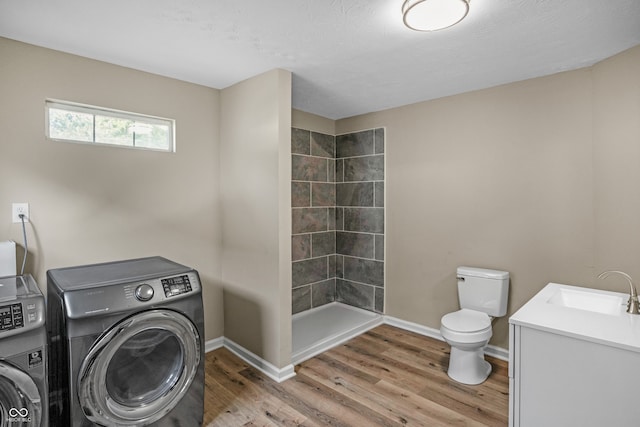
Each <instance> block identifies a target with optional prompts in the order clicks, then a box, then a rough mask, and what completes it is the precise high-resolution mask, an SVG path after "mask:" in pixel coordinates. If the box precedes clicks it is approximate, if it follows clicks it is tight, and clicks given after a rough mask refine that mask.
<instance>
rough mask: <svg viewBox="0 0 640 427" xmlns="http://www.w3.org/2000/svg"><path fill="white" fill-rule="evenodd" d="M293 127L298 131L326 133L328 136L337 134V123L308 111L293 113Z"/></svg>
mask: <svg viewBox="0 0 640 427" xmlns="http://www.w3.org/2000/svg"><path fill="white" fill-rule="evenodd" d="M291 126H293V127H294V128H298V129H305V130H310V131H313V132H319V133H324V134H326V135H335V134H336V121H335V120H331V119H327V118H326V117H322V116H318V115H316V114H311V113H307V112H306V111H300V110H292V111H291Z"/></svg>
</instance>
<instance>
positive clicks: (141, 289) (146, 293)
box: [136, 283, 153, 301]
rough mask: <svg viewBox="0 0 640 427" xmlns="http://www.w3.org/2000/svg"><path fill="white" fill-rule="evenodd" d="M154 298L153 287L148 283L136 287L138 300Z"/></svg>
mask: <svg viewBox="0 0 640 427" xmlns="http://www.w3.org/2000/svg"><path fill="white" fill-rule="evenodd" d="M151 298H153V288H152V287H151V286H149V285H147V284H146V283H145V284H143V285H140V286H138V287H137V288H136V299H137V300H138V301H149V300H150V299H151Z"/></svg>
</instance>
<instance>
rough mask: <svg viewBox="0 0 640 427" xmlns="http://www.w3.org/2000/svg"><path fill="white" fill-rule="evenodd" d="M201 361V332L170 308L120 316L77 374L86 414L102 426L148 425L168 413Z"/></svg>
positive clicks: (180, 397)
mask: <svg viewBox="0 0 640 427" xmlns="http://www.w3.org/2000/svg"><path fill="white" fill-rule="evenodd" d="M199 364H200V336H199V335H198V331H197V329H196V327H195V326H194V325H193V323H192V322H191V321H190V320H189V319H188V318H187V317H185V316H183V315H182V314H180V313H177V312H175V311H171V310H150V311H145V312H142V313H138V314H136V315H133V316H131V317H128V318H126V319H124V320H122V321H121V322H120V323H118V324H116V325H115V326H113V327H112V328H111V329H109V330H107V331H106V332H105V333H104V334H103V335H102V336H101V337H100V339H98V340H97V341H96V343H95V344H94V345H93V346H92V347H91V349H90V350H89V353H88V354H87V357H86V358H85V360H84V361H83V363H82V366H81V368H80V373H79V376H78V398H79V401H80V406H81V407H82V410H83V411H84V414H85V416H86V417H87V418H88V419H89V420H91V421H93V422H94V423H96V424H99V425H104V426H132V425H136V426H146V425H148V424H151V423H153V422H155V421H157V420H159V419H160V418H162V417H163V416H165V415H166V414H167V413H169V412H170V411H171V410H172V409H173V408H174V407H175V406H176V405H177V404H178V403H179V402H180V399H182V397H183V396H184V395H185V393H186V392H187V391H188V389H189V386H190V385H191V383H192V381H193V378H194V377H195V375H196V373H197V369H198V365H199Z"/></svg>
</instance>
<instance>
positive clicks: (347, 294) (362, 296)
mask: <svg viewBox="0 0 640 427" xmlns="http://www.w3.org/2000/svg"><path fill="white" fill-rule="evenodd" d="M373 292H374V287H373V286H368V285H362V284H360V283H353V282H349V281H347V280H342V279H336V301H339V302H343V303H345V304H349V305H353V306H355V307H359V308H363V309H365V310H369V311H371V310H373V301H374V295H373Z"/></svg>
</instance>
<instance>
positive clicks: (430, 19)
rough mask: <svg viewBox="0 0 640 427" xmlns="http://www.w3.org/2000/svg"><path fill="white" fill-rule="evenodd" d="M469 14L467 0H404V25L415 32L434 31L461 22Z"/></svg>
mask: <svg viewBox="0 0 640 427" xmlns="http://www.w3.org/2000/svg"><path fill="white" fill-rule="evenodd" d="M467 13H469V0H405V2H404V4H403V5H402V19H403V20H404V25H406V26H407V27H409V28H411V29H412V30H416V31H436V30H442V29H443V28H448V27H451V26H453V25H455V24H457V23H458V22H460V21H462V20H463V19H464V17H465V16H467Z"/></svg>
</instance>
